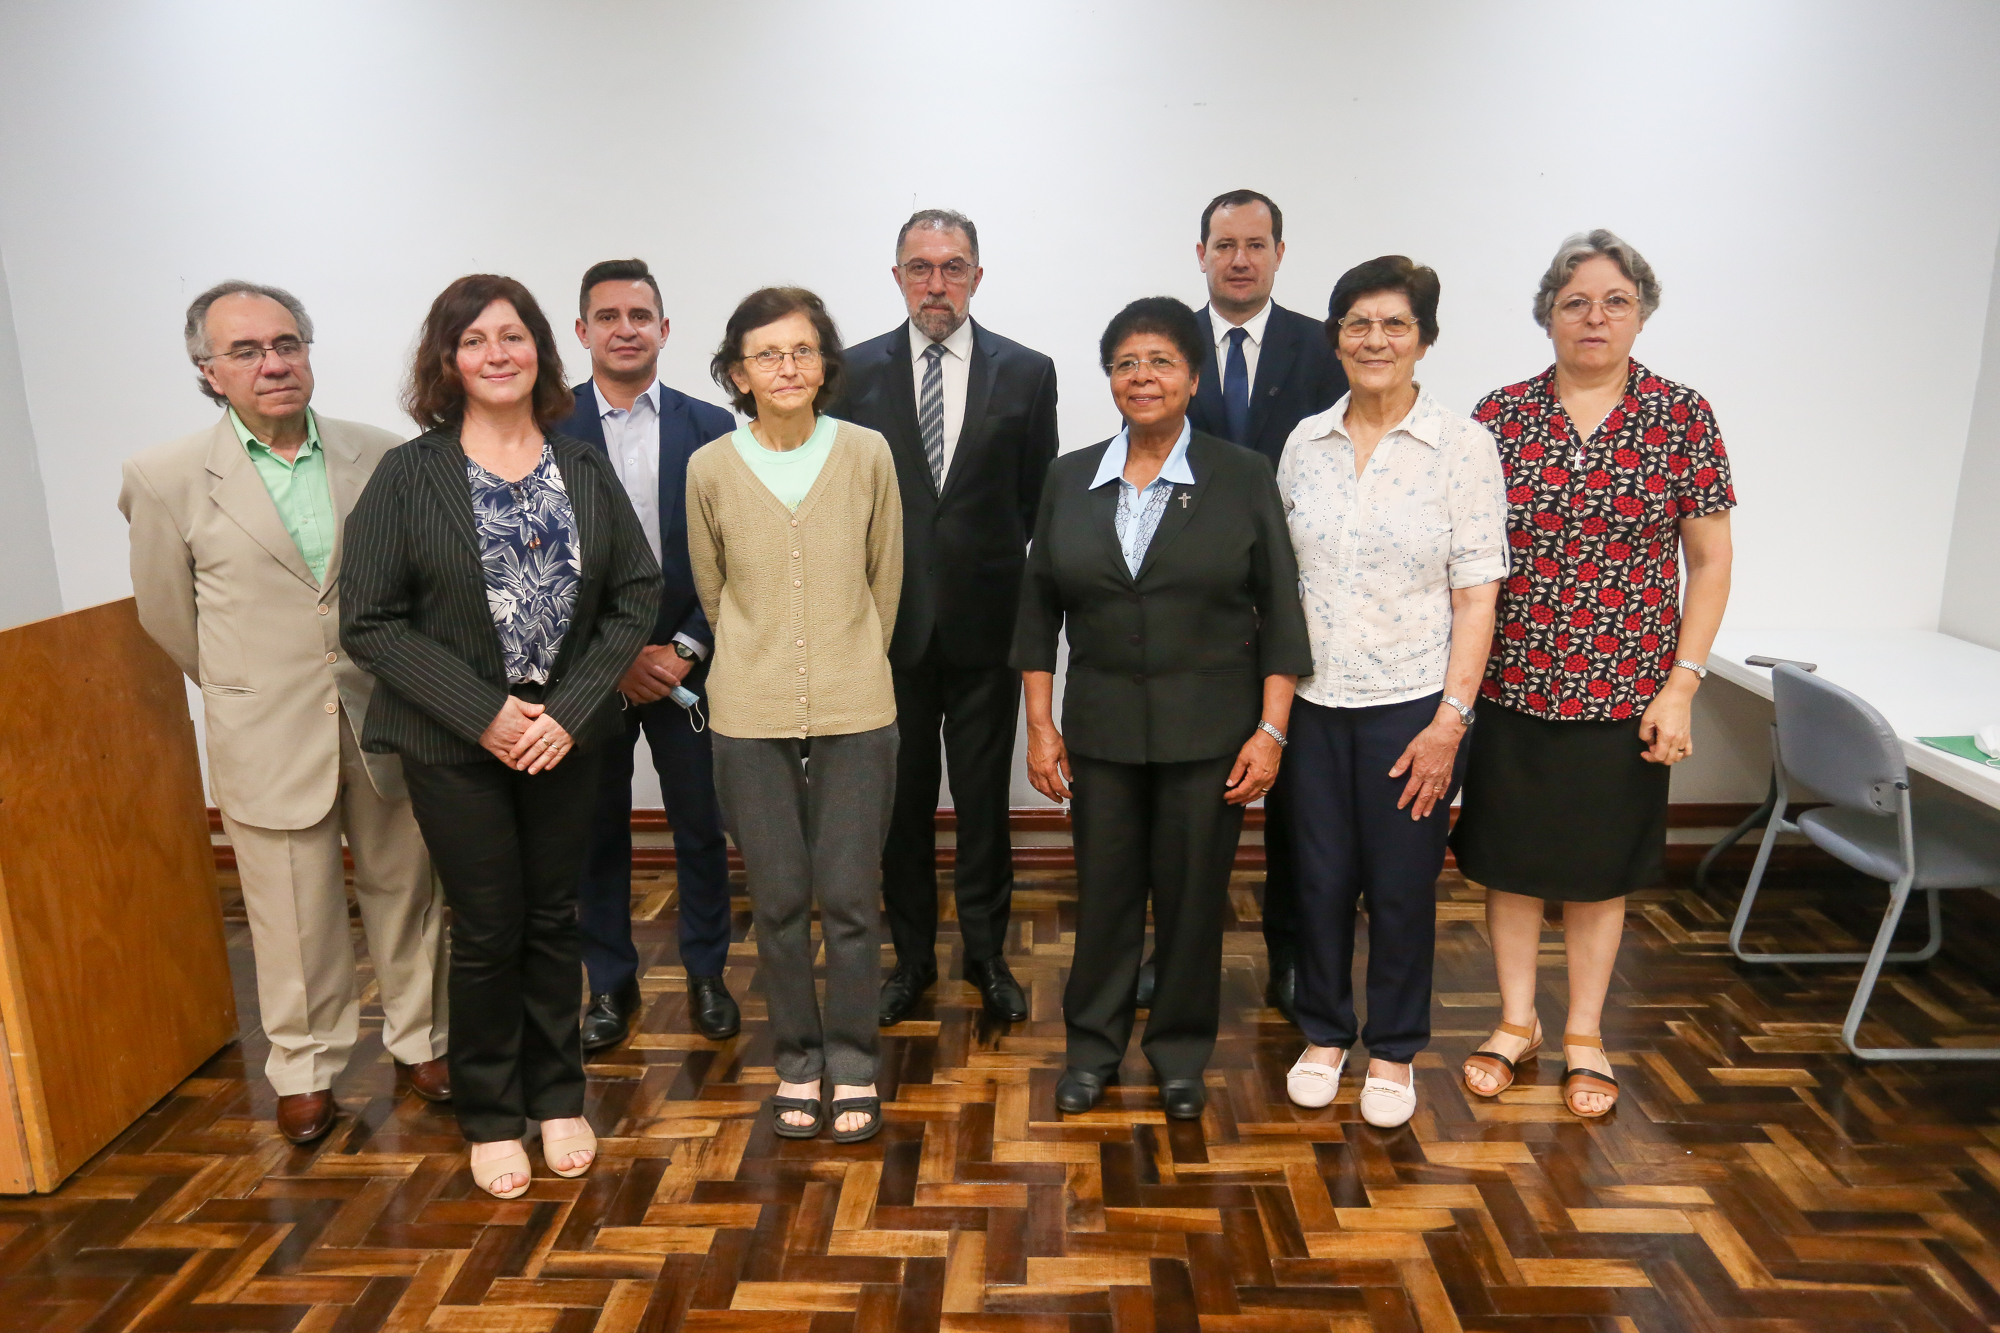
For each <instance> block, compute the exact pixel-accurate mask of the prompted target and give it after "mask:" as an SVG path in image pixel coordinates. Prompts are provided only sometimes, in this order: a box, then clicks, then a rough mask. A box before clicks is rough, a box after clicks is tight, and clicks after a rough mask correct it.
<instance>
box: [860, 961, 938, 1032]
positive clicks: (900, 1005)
mask: <svg viewBox="0 0 2000 1333" xmlns="http://www.w3.org/2000/svg"><path fill="white" fill-rule="evenodd" d="M936 980H937V964H936V963H932V964H931V965H930V966H929V967H914V966H912V965H910V964H908V963H898V964H896V970H895V971H894V972H891V973H890V974H889V979H888V980H887V981H885V982H883V983H882V1008H881V1010H880V1012H878V1013H877V1014H876V1015H875V1021H876V1022H877V1023H878V1024H879V1025H881V1026H882V1027H885V1028H892V1027H894V1026H896V1024H898V1023H900V1022H902V1021H903V1020H904V1019H906V1018H908V1017H909V1016H910V1011H911V1010H912V1009H915V1008H916V1007H917V1001H918V1000H921V999H922V998H923V997H924V992H925V991H927V990H929V989H930V988H931V984H932V983H933V982H935V981H936Z"/></svg>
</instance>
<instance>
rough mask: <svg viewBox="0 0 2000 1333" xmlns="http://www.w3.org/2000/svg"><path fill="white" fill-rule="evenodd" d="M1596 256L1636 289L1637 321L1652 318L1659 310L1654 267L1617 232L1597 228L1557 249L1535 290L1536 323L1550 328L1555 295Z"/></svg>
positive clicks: (1658, 293) (1581, 233) (1657, 283)
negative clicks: (1583, 264) (1606, 262)
mask: <svg viewBox="0 0 2000 1333" xmlns="http://www.w3.org/2000/svg"><path fill="white" fill-rule="evenodd" d="M1599 256H1602V257H1603V258H1605V259H1608V260H1610V261H1611V262H1612V263H1614V264H1616V265H1618V268H1619V271H1620V272H1622V273H1623V274H1624V275H1625V276H1626V277H1627V278H1628V279H1630V280H1631V282H1632V284H1633V286H1635V287H1637V288H1638V289H1639V320H1640V322H1641V323H1644V322H1645V321H1646V320H1649V319H1651V318H1652V317H1653V312H1654V311H1655V310H1658V309H1659V308H1660V280H1659V279H1658V278H1656V277H1654V276H1653V266H1652V265H1651V264H1648V263H1647V262H1646V257H1645V256H1644V255H1642V254H1640V253H1639V252H1638V251H1637V250H1634V249H1633V248H1632V247H1631V246H1630V245H1629V244H1627V243H1626V242H1625V241H1624V240H1623V239H1622V238H1620V237H1619V235H1618V234H1617V233H1616V232H1612V231H1606V230H1605V229H1604V228H1603V227H1598V228H1596V229H1595V230H1592V231H1580V232H1578V233H1577V234H1576V235H1574V236H1572V237H1570V238H1569V239H1568V240H1566V241H1564V242H1563V243H1562V245H1561V247H1559V248H1558V249H1557V250H1556V257H1555V258H1554V259H1553V260H1551V261H1550V263H1549V271H1548V272H1547V273H1544V274H1542V285H1541V286H1540V287H1538V288H1536V289H1535V323H1537V324H1539V325H1541V326H1542V327H1543V328H1545V329H1546V328H1547V327H1548V326H1549V317H1550V316H1551V315H1553V314H1554V313H1555V308H1556V293H1558V292H1560V291H1561V290H1562V289H1563V288H1564V287H1567V286H1568V285H1569V280H1570V278H1571V277H1572V276H1574V275H1575V273H1576V270H1577V268H1578V266H1579V265H1581V264H1582V263H1583V262H1584V261H1585V260H1589V259H1596V258H1598V257H1599Z"/></svg>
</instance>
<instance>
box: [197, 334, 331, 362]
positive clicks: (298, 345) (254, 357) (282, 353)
mask: <svg viewBox="0 0 2000 1333" xmlns="http://www.w3.org/2000/svg"><path fill="white" fill-rule="evenodd" d="M311 346H312V344H311V343H309V342H307V341H305V340H304V339H303V338H279V339H276V340H275V341H272V342H268V343H265V344H263V345H262V346H259V347H232V348H230V349H229V350H228V351H226V352H216V353H214V354H213V355H211V356H205V357H203V358H202V359H201V360H202V364H203V365H207V364H208V363H209V362H211V361H226V362H228V363H229V364H230V365H232V366H234V367H236V368H237V369H238V370H248V369H250V367H252V366H254V365H256V364H258V363H259V362H261V361H262V360H263V359H264V358H265V357H266V356H267V355H269V354H270V353H272V352H276V353H277V354H278V359H279V360H280V361H283V362H284V363H285V364H286V365H288V366H302V365H304V364H305V363H306V349H307V348H308V347H311Z"/></svg>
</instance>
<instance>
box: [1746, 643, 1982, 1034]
mask: <svg viewBox="0 0 2000 1333" xmlns="http://www.w3.org/2000/svg"><path fill="white" fill-rule="evenodd" d="M1771 686H1772V698H1773V702H1774V703H1775V704H1776V705H1777V714H1778V720H1777V723H1776V725H1775V726H1773V727H1772V728H1771V759H1772V765H1773V772H1774V774H1775V777H1776V781H1777V806H1776V808H1775V809H1774V810H1773V811H1772V812H1771V822H1770V824H1769V826H1768V827H1767V828H1766V830H1765V833H1764V843H1763V846H1761V847H1759V848H1758V849H1757V863H1756V865H1755V866H1753V867H1752V868H1751V871H1750V882H1749V883H1748V884H1747V885H1745V886H1744V889H1743V903H1742V905H1741V906H1739V907H1738V908H1737V909H1736V923H1735V924H1734V925H1733V926H1731V927H1730V930H1729V947H1730V948H1731V949H1732V950H1734V951H1735V954H1736V956H1737V957H1738V958H1741V959H1742V960H1744V961H1745V962H1748V963H1865V964H1866V966H1865V967H1863V968H1862V969H1861V984H1860V985H1859V986H1857V987H1856V988H1855V991H1854V1003H1853V1004H1852V1005H1850V1006H1848V1010H1847V1022H1846V1023H1845V1024H1843V1025H1842V1026H1841V1029H1840V1037H1841V1040H1842V1041H1844V1042H1846V1043H1847V1049H1848V1050H1850V1051H1853V1052H1854V1053H1855V1054H1856V1055H1857V1056H1859V1057H1861V1058H1862V1059H1863V1060H1995V1059H2000V1049H1995V1048H1970V1047H1957V1048H1944V1047H1935V1046H1903V1047H1892V1046H1862V1045H1860V1044H1859V1043H1858V1042H1857V1041H1856V1036H1857V1034H1858V1033H1859V1031H1860V1028H1861V1018H1862V1015H1863V1013H1865V1012H1866V1010H1867V1008H1868V1000H1869V997H1870V996H1872V995H1873V994H1874V993H1875V982H1876V979H1877V978H1878V977H1880V976H1881V974H1882V964H1884V963H1921V962H1926V961H1928V960H1929V959H1931V958H1932V957H1934V956H1936V954H1937V951H1938V948H1939V946H1941V945H1942V944H1943V943H1944V920H1943V913H1942V911H1941V909H1940V907H1939V901H1938V893H1939V891H1940V890H1943V889H1977V888H1984V887H1986V886H1989V885H1995V884H2000V821H1996V820H1994V819H1991V818H1985V817H1982V816H1981V815H1980V814H1979V813H1978V812H1975V811H1971V810H1965V809H1962V808H1960V807H1959V806H1956V805H1948V804H1944V803H1942V802H1935V801H1925V802H1921V803H1917V802H1912V801H1911V799H1910V773H1909V769H1908V767H1907V766H1906V765H1905V764H1904V762H1903V747H1902V743H1901V742H1900V741H1898V740H1897V739H1896V733H1895V731H1894V730H1893V729H1891V728H1890V726H1889V724H1888V722H1887V721H1886V720H1885V719H1884V718H1883V717H1882V715H1881V714H1880V713H1878V712H1876V711H1875V710H1874V709H1873V708H1871V707H1869V705H1868V703H1867V701H1866V700H1863V699H1861V698H1860V697H1858V696H1856V695H1854V694H1852V693H1850V692H1849V691H1847V690H1843V689H1841V688H1840V686H1838V685H1834V684H1832V683H1830V682H1828V681H1824V680H1821V679H1820V678H1819V677H1818V676H1815V675H1811V674H1809V673H1807V672H1805V671H1801V670H1800V669H1799V668H1798V667H1796V666H1793V665H1791V664H1790V663H1780V664H1779V665H1778V666H1776V667H1774V668H1773V669H1772V671H1771ZM1794 782H1796V783H1797V784H1799V785H1800V786H1803V787H1807V788H1810V789H1811V790H1812V791H1814V792H1817V793H1818V794H1819V795H1821V796H1823V797H1825V798H1826V799H1827V800H1828V801H1831V802H1832V804H1831V805H1828V806H1823V807H1821V808H1819V809H1814V810H1808V811H1807V812H1806V813H1804V814H1803V815H1800V816H1799V818H1798V820H1797V821H1796V822H1794V821H1792V820H1788V819H1786V818H1785V808H1786V805H1787V803H1788V802H1789V800H1790V788H1791V784H1792V783H1794ZM1780 832H1786V833H1803V834H1804V835H1805V836H1806V837H1807V838H1809V839H1810V840H1811V841H1812V843H1813V845H1815V846H1817V847H1819V848H1820V849H1821V850H1822V851H1825V852H1827V853H1829V854H1831V855H1832V856H1834V857H1837V858H1838V859H1839V860H1841V861H1842V862H1844V863H1846V864H1847V865H1849V866H1852V867H1853V868H1854V869H1856V870H1858V871H1860V872H1861V873H1862V874H1864V875H1869V876H1872V877H1873V878H1875V879H1880V880H1887V881H1889V885H1890V888H1889V910H1888V911H1887V912H1886V913H1884V914H1883V917H1882V927H1881V929H1879V930H1877V931H1876V932H1875V947H1874V948H1872V949H1870V950H1869V951H1868V952H1867V953H1747V952H1745V951H1744V948H1743V928H1744V927H1745V926H1746V925H1748V924H1749V921H1750V908H1751V905H1752V904H1754V903H1755V902H1756V901H1757V890H1758V888H1759V886H1760V885H1762V883H1763V882H1764V868H1765V866H1766V865H1768V864H1769V863H1770V860H1771V849H1772V848H1773V847H1774V846H1776V845H1777V841H1778V834H1779V833H1780ZM1912 889H1922V890H1924V892H1925V893H1926V894H1927V895H1928V896H1929V898H1930V903H1929V908H1930V911H1929V915H1930V942H1929V943H1927V944H1926V945H1924V947H1923V948H1921V949H1918V950H1915V951H1913V952H1906V953H1891V952H1890V951H1889V941H1890V940H1891V939H1893V938H1894V937H1895V934H1896V924H1897V923H1898V922H1899V921H1901V920H1902V919H1903V907H1904V904H1906V903H1907V902H1908V901H1909V897H1910V891H1911V890H1912Z"/></svg>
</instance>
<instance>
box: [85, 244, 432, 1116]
mask: <svg viewBox="0 0 2000 1333" xmlns="http://www.w3.org/2000/svg"><path fill="white" fill-rule="evenodd" d="M186 334H187V347H188V355H189V357H190V358H192V359H193V361H194V363H195V366H196V368H197V369H198V370H199V371H200V373H201V380H200V383H201V389H202V392H203V393H205V394H207V395H208V396H209V397H210V398H212V399H214V400H216V401H217V402H218V403H221V404H223V405H224V412H223V415H222V419H221V420H220V421H218V422H216V424H215V425H213V426H211V427H209V428H208V429H207V430H203V431H198V432H196V433H195V434H193V435H189V436H186V437H184V438H182V439H178V440H175V441H173V442H172V443H170V444H163V445H160V446H159V447H158V448H155V449H150V450H147V451H146V452H145V453H142V454H140V455H138V456H137V457H135V458H132V459H130V460H128V461H127V462H126V464H125V488H124V492H123V494H121V495H120V496H119V499H118V507H119V508H120V509H121V510H123V511H124V514H125V517H126V518H127V519H128V520H129V521H130V522H131V525H132V588H133V593H134V595H135V596H136V598H137V599H138V605H139V620H140V623H142V624H143V625H144V626H145V627H146V631H147V633H149V634H151V635H152V636H153V638H155V639H156V640H158V641H159V644H160V646H161V647H162V648H165V649H166V650H167V653H168V654H169V655H170V656H171V657H172V658H173V659H174V661H175V662H176V663H178V664H179V665H180V668H181V670H183V671H185V672H186V673H187V674H188V676H189V677H190V678H191V679H193V680H194V681H195V683H196V684H198V685H199V686H200V687H201V694H202V703H203V705H204V708H205V711H206V714H207V719H208V721H207V731H208V776H209V784H210V786H211V788H212V789H213V791H214V794H215V802H216V804H217V805H218V806H220V807H221V808H222V822H223V827H224V829H226V830H227V831H228V834H229V840H230V843H231V844H232V845H233V846H234V848H235V850H236V866H237V870H238V872H239V874H240V875H241V877H242V881H243V901H244V905H245V907H246V908H247V909H248V912H249V916H250V941H251V945H252V947H253V949H254V951H255V953H256V959H257V999H258V1004H259V1006H260V1007H261V1009H262V1011H263V1019H264V1032H265V1035H266V1036H268V1037H269V1038H270V1041H271V1055H270V1058H269V1059H268V1060H267V1061H266V1062H265V1066H264V1072H265V1074H266V1076H267V1077H269V1078H270V1080H271V1085H272V1087H273V1088H274V1089H275V1090H276V1091H277V1093H278V1128H279V1129H280V1130H281V1131H283V1133H284V1135H285V1137H286V1138H288V1139H290V1140H291V1141H292V1142H294V1143H306V1142H310V1141H311V1140H313V1139H316V1138H318V1137H320V1136H321V1135H323V1134H325V1133H326V1132H327V1130H328V1129H330V1128H331V1127H332V1125H333V1118H334V1110H335V1107H334V1099H333V1093H332V1085H333V1080H334V1078H335V1077H336V1076H337V1075H338V1074H339V1073H340V1071H341V1070H342V1069H343V1068H344V1067H345V1066H346V1064H347V1060H348V1056H349V1054H350V1053H351V1052H352V1051H353V1049H354V1043H355V1040H356V1037H357V1034H358V1029H359V1026H360V1012H361V1005H360V996H359V994H358V988H357V985H356V980H355V962H354V943H353V938H352V935H351V933H350V930H349V927H348V918H347V892H346V887H345V882H344V872H343V868H342V864H341V835H342V834H343V833H345V834H346V836H347V847H348V850H349V851H351V852H352V853H353V856H354V890H355V897H356V899H357V900H358V901H359V903H360V907H361V923H362V928H363V929H364V930H365V931H366V932H367V936H368V952H369V956H370V958H371V959H372V960H373V961H374V965H375V977H376V980H377V981H378V982H379V983H380V985H381V993H382V1011H383V1016H384V1022H383V1030H382V1041H383V1045H385V1046H386V1047H388V1049H389V1053H390V1055H391V1056H393V1057H394V1058H395V1060H396V1063H397V1065H398V1067H399V1068H400V1069H402V1070H403V1071H404V1073H405V1074H406V1075H407V1076H408V1078H409V1080H410V1083H411V1086H412V1088H413V1089H414V1090H415V1091H416V1092H417V1093H418V1094H419V1095H420V1096H423V1097H426V1098H428V1099H430V1100H432V1101H442V1100H444V1099H446V1098H448V1097H450V1096H451V1087H450V1083H449V1081H448V1076H447V1074H446V1068H445V1060H444V1054H445V1045H446V1035H445V956H444V953H443V950H442V941H443V930H442V924H443V923H442V918H443V914H444V904H443V898H442V896H441V895H440V894H439V893H438V891H437V890H436V888H435V887H434V885H433V881H432V878H431V870H430V860H429V858H428V856H427V855H426V854H425V851H424V844H423V839H422V837H421V836H420V835H419V834H418V832H417V824H416V820H415V819H414V818H413V817H412V816H411V814H410V801H409V797H408V795H407V794H406V793H405V792H404V789H403V775H402V767H401V761H400V760H398V759H397V758H396V756H394V755H388V754H364V753H362V751H361V747H360V746H359V744H358V743H357V741H356V735H357V733H358V732H359V731H360V728H361V723H362V720H363V718H364V717H365V716H366V715H367V712H368V698H369V695H370V693H371V692H372V691H373V689H374V685H375V681H374V678H373V677H372V676H369V675H368V674H367V673H366V672H364V671H362V670H361V669H360V668H359V667H357V666H355V665H354V664H353V663H352V662H350V661H349V660H348V657H347V654H346V653H345V652H343V651H342V650H341V646H340V604H339V601H338V597H339V582H338V580H339V574H340V558H341V551H340V531H341V527H342V525H343V523H344V522H345V520H346V518H347V513H348V510H349V509H351V508H352V507H353V505H354V502H355V500H356V499H357V498H358V497H359V496H360V494H361V488H362V487H363V486H365V485H366V484H367V482H368V478H369V476H370V475H371V474H372V473H373V472H374V470H375V465H376V464H377V463H378V462H380V461H381V459H382V455H383V454H384V453H385V452H386V451H388V450H389V449H391V448H393V447H394V446H395V445H396V444H397V443H398V441H397V438H396V437H395V436H394V435H391V434H389V433H388V432H387V431H382V430H377V429H375V428H374V427H372V426H362V425H357V424H355V423H353V422H348V421H335V420H332V419H331V418H328V417H319V416H315V415H314V414H313V412H312V410H311V408H310V407H309V406H308V404H309V402H310V401H311V399H312V390H313V377H312V364H311V357H310V352H311V345H312V321H311V320H310V319H309V318H307V316H306V312H305V309H304V307H303V306H301V305H300V304H299V302H298V299H297V298H296V297H294V296H292V295H291V294H290V293H288V292H284V291H281V290H279V289H278V288H275V287H261V286H257V285H255V284H253V283H247V282H225V283H221V284H219V285H218V286H215V287H213V288H210V289H209V290H208V291H206V292H203V293H202V294H201V295H200V296H199V297H197V298H195V301H194V304H193V305H191V306H190V307H188V316H187V329H186Z"/></svg>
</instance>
